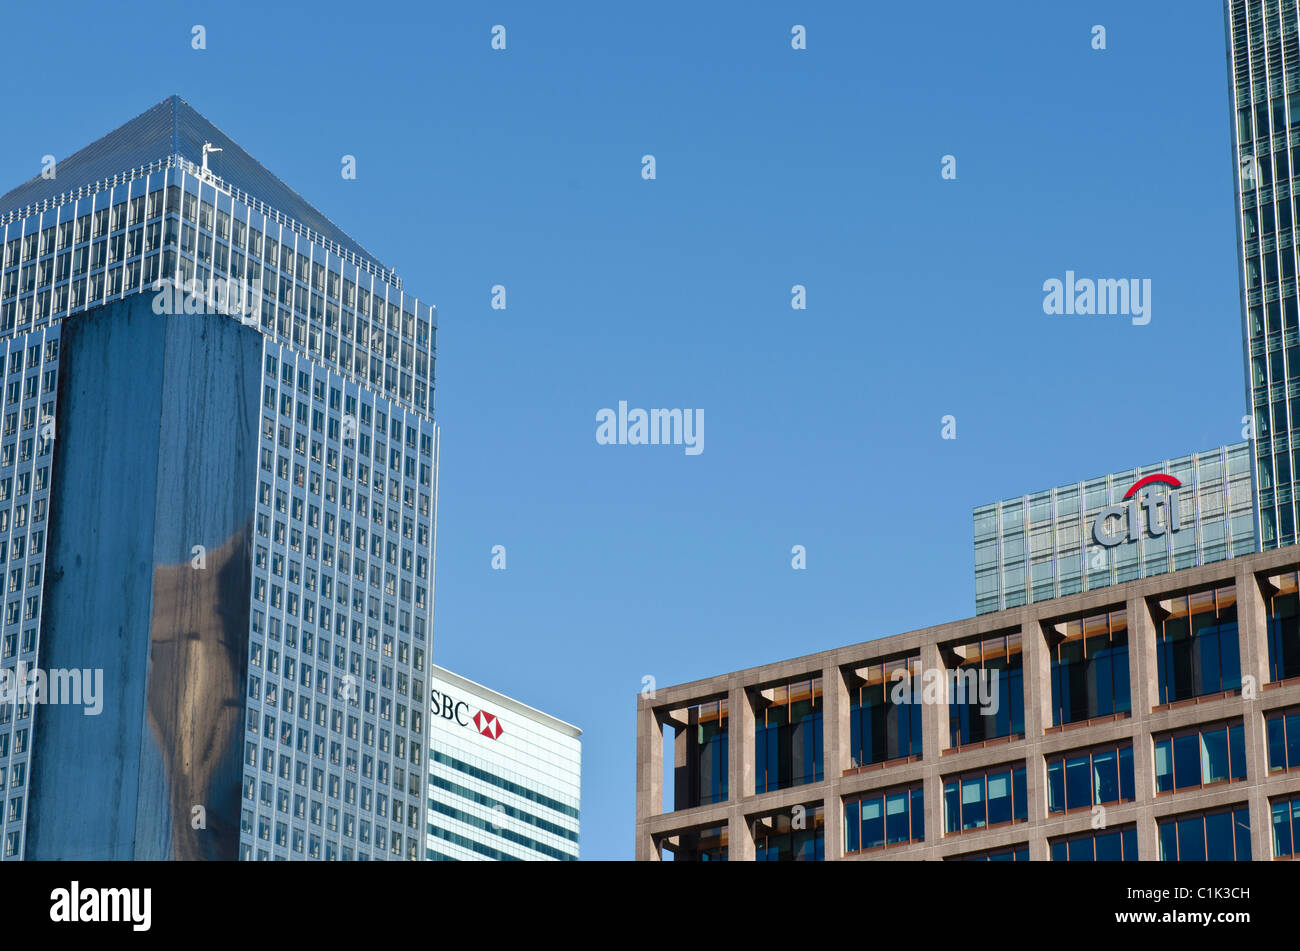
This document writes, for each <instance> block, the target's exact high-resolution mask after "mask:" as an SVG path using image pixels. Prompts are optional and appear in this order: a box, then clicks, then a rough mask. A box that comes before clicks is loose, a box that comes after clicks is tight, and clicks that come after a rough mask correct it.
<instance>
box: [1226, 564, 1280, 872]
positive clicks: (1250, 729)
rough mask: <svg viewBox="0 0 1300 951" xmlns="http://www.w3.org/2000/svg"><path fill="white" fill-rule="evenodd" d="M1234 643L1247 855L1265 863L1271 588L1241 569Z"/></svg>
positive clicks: (1269, 842)
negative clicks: (1266, 688) (1264, 698)
mask: <svg viewBox="0 0 1300 951" xmlns="http://www.w3.org/2000/svg"><path fill="white" fill-rule="evenodd" d="M1234 580H1235V582H1236V588H1237V642H1238V649H1239V650H1240V651H1241V698H1242V703H1241V708H1242V710H1241V712H1242V721H1243V729H1242V737H1243V739H1244V740H1245V744H1246V779H1247V781H1248V783H1249V786H1248V789H1249V800H1250V802H1249V804H1250V855H1251V858H1252V859H1256V860H1258V859H1268V858H1271V857H1272V853H1273V838H1272V832H1271V829H1270V828H1269V823H1270V821H1271V819H1270V815H1269V805H1268V795H1267V794H1266V793H1265V791H1264V780H1265V779H1267V778H1268V751H1267V747H1268V740H1267V737H1266V735H1265V731H1264V716H1263V709H1262V702H1261V700H1262V694H1263V686H1264V684H1266V683H1267V682H1268V609H1267V605H1266V603H1265V596H1266V591H1271V590H1272V589H1271V586H1269V585H1268V583H1267V582H1264V585H1263V587H1262V588H1261V584H1260V581H1259V580H1258V579H1256V577H1255V573H1254V572H1253V571H1250V570H1249V569H1247V568H1246V567H1245V566H1242V565H1239V566H1238V567H1237V573H1236V578H1235V579H1234Z"/></svg>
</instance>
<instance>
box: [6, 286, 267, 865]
mask: <svg viewBox="0 0 1300 951" xmlns="http://www.w3.org/2000/svg"><path fill="white" fill-rule="evenodd" d="M62 347H63V352H62V369H61V374H62V379H61V383H60V393H59V395H60V399H67V403H66V404H61V407H60V408H61V413H60V415H59V418H58V424H57V437H56V444H55V462H54V474H53V480H54V497H55V501H54V503H53V506H52V508H53V510H54V514H53V516H52V523H51V528H50V552H49V558H48V561H47V564H48V565H49V566H50V567H49V572H48V578H49V580H48V581H47V585H46V608H45V623H44V630H43V632H42V661H43V664H44V665H45V666H48V667H50V668H55V667H77V668H94V667H103V668H104V670H105V678H104V680H105V688H104V693H105V697H106V698H105V702H104V709H103V712H102V714H100V715H99V716H97V717H96V716H87V715H85V714H84V713H83V712H82V710H81V709H80V708H75V707H62V706H49V707H45V708H42V709H41V711H40V716H41V720H40V737H39V740H38V742H39V744H40V749H39V750H38V753H37V756H36V757H35V761H36V765H35V768H34V770H33V779H32V795H31V807H30V817H29V823H30V824H29V837H28V851H27V857H28V858H35V859H71V858H85V859H234V858H236V857H237V854H238V841H239V813H240V810H239V807H240V800H239V795H240V778H241V775H242V759H241V752H242V736H243V719H244V692H245V688H246V682H245V670H246V662H247V637H248V623H249V578H250V554H249V552H250V548H249V536H250V531H251V527H252V526H251V521H252V515H253V500H254V497H253V493H254V482H255V469H256V460H257V426H256V420H257V396H258V387H259V380H260V359H261V338H260V336H259V334H258V333H257V332H256V331H255V330H252V329H251V328H247V327H243V326H241V325H240V324H239V323H238V322H236V321H232V320H230V319H229V318H228V317H221V316H174V317H159V316H155V315H154V314H153V313H152V309H151V306H150V299H149V298H148V297H147V296H143V295H141V296H137V297H133V298H128V299H127V300H125V301H122V302H121V303H118V304H114V305H111V306H109V307H105V308H101V309H99V310H96V311H92V312H90V313H89V314H87V315H85V316H84V317H77V318H72V319H71V320H69V321H67V322H66V323H65V324H64V329H63V344H62ZM195 546H202V550H201V552H200V551H199V550H197V549H196V548H195ZM200 554H201V560H200V558H199V556H200ZM200 564H201V565H202V566H201V567H198V565H200ZM56 579H57V580H56ZM87 791H93V792H91V793H89V794H88V792H87ZM196 806H197V807H202V810H203V813H202V815H203V822H202V823H201V825H202V826H203V827H202V828H198V829H195V828H194V827H193V824H192V822H191V819H192V818H193V816H194V815H195V812H194V809H195V807H196Z"/></svg>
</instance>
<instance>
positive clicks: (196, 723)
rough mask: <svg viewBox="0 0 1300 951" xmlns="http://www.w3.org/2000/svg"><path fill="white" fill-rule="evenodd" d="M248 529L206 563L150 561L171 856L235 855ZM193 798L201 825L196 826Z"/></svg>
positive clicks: (158, 727) (153, 669) (153, 668)
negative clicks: (203, 814) (153, 563)
mask: <svg viewBox="0 0 1300 951" xmlns="http://www.w3.org/2000/svg"><path fill="white" fill-rule="evenodd" d="M249 528H250V526H245V527H244V528H243V529H242V530H240V531H238V532H236V533H235V534H234V535H233V536H231V537H230V538H229V539H228V540H227V541H226V542H225V543H224V544H222V546H221V547H220V548H214V549H210V550H209V551H208V553H207V566H206V567H205V568H194V567H192V566H191V564H190V562H188V561H186V562H182V563H181V564H177V565H157V566H155V569H154V579H153V619H152V623H151V625H150V645H149V692H148V701H147V720H148V724H149V730H150V733H151V734H152V736H153V738H154V742H155V744H156V745H157V750H158V754H159V757H160V759H161V762H162V764H163V772H164V778H165V780H166V783H167V790H168V796H169V801H170V813H171V814H170V820H171V829H172V856H171V857H172V858H174V859H230V860H233V859H235V858H236V857H237V855H238V846H239V813H240V801H239V794H240V777H241V774H242V763H241V759H240V744H241V735H242V733H243V717H244V671H245V664H246V662H247V645H248V603H249V602H248V596H249V560H248V559H249V554H248V553H249V547H248V539H249ZM195 806H202V807H203V809H204V811H205V812H206V819H205V822H206V828H200V829H195V828H193V827H192V824H191V816H192V815H193V809H194V807H195Z"/></svg>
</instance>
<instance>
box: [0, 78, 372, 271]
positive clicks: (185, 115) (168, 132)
mask: <svg viewBox="0 0 1300 951" xmlns="http://www.w3.org/2000/svg"><path fill="white" fill-rule="evenodd" d="M205 142H211V143H212V144H213V145H215V146H217V147H218V148H220V149H221V150H222V151H220V152H215V153H213V154H212V155H210V156H209V157H208V165H209V168H211V170H212V172H213V173H214V174H216V175H218V176H220V177H221V178H222V179H224V180H225V181H226V182H228V183H229V184H231V185H234V186H235V187H236V188H241V189H243V190H244V191H246V192H248V193H249V194H251V195H254V196H255V197H257V198H260V199H261V200H262V201H264V202H266V203H267V204H268V205H271V206H272V207H273V208H275V209H276V210H277V211H279V212H281V213H283V214H285V215H288V216H289V217H290V218H293V219H294V220H296V221H297V222H299V223H300V224H302V225H305V226H306V227H308V228H311V229H312V230H313V231H317V232H319V233H320V234H322V235H324V236H325V237H326V238H329V239H330V240H331V241H334V242H336V243H338V244H340V245H342V246H343V247H345V248H347V249H348V250H350V251H352V252H353V253H354V254H358V255H360V256H361V257H363V258H366V259H367V260H370V261H373V262H375V263H376V264H379V263H380V262H379V261H378V260H377V259H376V258H375V256H374V255H373V254H371V253H370V252H369V251H367V250H366V249H365V248H363V247H362V246H361V245H360V244H359V243H357V241H356V240H354V239H353V238H352V237H351V236H350V235H349V234H348V233H347V232H346V231H344V230H343V229H342V228H340V227H339V226H338V225H336V224H334V222H332V221H330V220H329V219H328V218H327V217H325V215H324V214H322V213H321V212H320V211H319V210H318V209H317V208H316V207H315V206H313V205H312V204H311V203H309V202H308V201H307V200H306V199H304V198H303V197H302V196H301V195H299V194H298V193H297V192H296V191H294V190H293V189H292V188H290V187H289V186H288V185H286V184H285V183H284V182H282V181H281V180H280V179H279V178H277V177H276V176H275V175H274V174H272V173H271V172H270V171H269V170H268V169H267V168H266V167H265V166H264V165H262V163H260V162H259V161H257V159H255V158H253V156H251V155H249V154H248V153H247V152H245V151H244V150H243V149H242V148H240V147H239V146H238V145H237V144H235V141H234V140H233V139H231V138H230V136H228V135H226V134H225V133H224V132H222V131H221V130H220V129H218V128H217V127H216V126H214V125H213V124H212V123H211V122H209V121H208V120H207V119H206V118H205V117H204V116H203V115H202V114H201V113H200V112H199V111H198V110H196V109H195V108H194V107H193V106H191V105H190V104H189V103H188V102H186V101H185V100H184V99H181V98H180V97H179V96H171V97H170V98H168V99H164V100H163V101H162V102H160V103H158V104H157V105H156V106H152V107H150V108H149V109H147V110H145V111H144V112H142V113H141V114H140V115H138V116H136V117H135V118H134V119H132V120H131V121H129V122H127V123H126V124H125V125H122V126H120V127H119V128H117V129H114V130H113V131H112V132H110V133H108V135H105V136H104V137H102V138H100V139H98V140H97V141H95V142H92V143H91V144H90V145H88V146H86V147H85V148H84V149H81V150H80V151H78V152H75V153H73V154H72V155H70V156H68V157H67V158H65V159H63V160H62V161H60V162H58V163H57V165H56V166H55V168H56V172H57V174H56V177H55V178H53V179H46V178H42V177H41V176H39V175H37V176H35V177H34V178H31V179H28V180H27V181H26V182H24V183H23V184H21V185H19V186H18V187H17V188H15V189H13V190H11V191H9V192H7V193H6V194H4V195H3V196H0V214H5V213H8V212H11V211H16V210H17V209H20V208H26V207H27V206H28V205H31V204H34V203H36V202H39V201H44V200H45V199H47V198H53V197H55V196H57V195H61V194H63V193H64V192H67V191H70V190H72V189H76V188H78V187H80V186H82V185H89V184H91V183H93V182H97V181H101V180H103V179H105V178H109V177H111V176H113V175H116V174H118V173H119V172H127V171H130V170H131V169H133V168H138V167H140V166H141V165H147V164H148V163H150V162H153V161H156V160H159V159H165V158H167V156H169V155H182V156H184V157H185V158H187V159H189V160H190V161H191V162H194V163H195V164H196V165H200V166H201V165H202V164H203V144H204V143H205ZM381 266H382V265H381Z"/></svg>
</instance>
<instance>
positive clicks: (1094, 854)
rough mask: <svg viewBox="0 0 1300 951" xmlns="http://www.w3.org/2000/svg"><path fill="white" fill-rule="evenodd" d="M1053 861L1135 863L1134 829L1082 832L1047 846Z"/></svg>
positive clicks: (1132, 827) (1135, 828)
mask: <svg viewBox="0 0 1300 951" xmlns="http://www.w3.org/2000/svg"><path fill="white" fill-rule="evenodd" d="M1048 845H1049V847H1050V849H1051V855H1052V861H1053V862H1136V861H1137V860H1138V845H1137V826H1124V827H1123V828H1121V829H1108V830H1104V831H1099V832H1082V833H1080V834H1079V835H1071V836H1063V837H1062V838H1059V839H1052V840H1051V841H1050V842H1049V843H1048Z"/></svg>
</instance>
